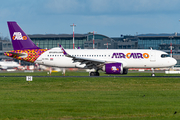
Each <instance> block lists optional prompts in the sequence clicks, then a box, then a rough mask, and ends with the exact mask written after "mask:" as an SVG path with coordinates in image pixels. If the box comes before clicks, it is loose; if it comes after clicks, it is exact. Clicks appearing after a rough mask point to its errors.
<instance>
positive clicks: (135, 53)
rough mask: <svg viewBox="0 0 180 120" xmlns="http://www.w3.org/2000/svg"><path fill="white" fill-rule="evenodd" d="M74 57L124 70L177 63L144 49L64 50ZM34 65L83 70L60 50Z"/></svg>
mask: <svg viewBox="0 0 180 120" xmlns="http://www.w3.org/2000/svg"><path fill="white" fill-rule="evenodd" d="M66 52H67V53H68V54H69V55H71V56H75V57H80V58H87V59H94V60H103V61H105V63H123V67H124V68H162V67H170V66H174V65H175V64H176V63H177V61H176V60H175V59H174V58H171V57H162V55H167V53H165V52H163V51H159V50H145V49H143V50H142V49H139V50H138V49H66ZM35 63H38V64H43V65H47V66H55V67H60V68H83V67H84V66H85V64H82V65H81V64H80V63H79V62H73V60H72V58H69V57H66V56H65V55H64V54H63V53H62V50H61V49H60V48H53V49H50V50H48V51H46V52H44V53H43V54H42V55H41V56H40V57H39V58H38V59H37V60H36V61H35Z"/></svg>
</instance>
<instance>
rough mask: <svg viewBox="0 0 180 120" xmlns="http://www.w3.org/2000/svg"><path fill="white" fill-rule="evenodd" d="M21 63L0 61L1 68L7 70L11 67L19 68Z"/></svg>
mask: <svg viewBox="0 0 180 120" xmlns="http://www.w3.org/2000/svg"><path fill="white" fill-rule="evenodd" d="M19 66H20V65H19V64H18V63H17V62H14V61H5V60H2V61H0V69H3V70H6V69H11V68H18V67H19Z"/></svg>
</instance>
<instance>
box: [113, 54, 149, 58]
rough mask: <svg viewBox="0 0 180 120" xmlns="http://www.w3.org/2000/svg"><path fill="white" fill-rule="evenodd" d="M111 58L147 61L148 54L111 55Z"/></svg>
mask: <svg viewBox="0 0 180 120" xmlns="http://www.w3.org/2000/svg"><path fill="white" fill-rule="evenodd" d="M111 58H128V59H129V58H134V59H140V58H141V59H144V58H145V59H148V58H149V54H148V53H127V54H124V53H113V55H112V57H111Z"/></svg>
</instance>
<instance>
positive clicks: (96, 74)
mask: <svg viewBox="0 0 180 120" xmlns="http://www.w3.org/2000/svg"><path fill="white" fill-rule="evenodd" d="M89 76H99V72H90V73H89Z"/></svg>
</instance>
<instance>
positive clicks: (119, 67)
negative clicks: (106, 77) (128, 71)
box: [102, 63, 123, 74]
mask: <svg viewBox="0 0 180 120" xmlns="http://www.w3.org/2000/svg"><path fill="white" fill-rule="evenodd" d="M102 70H103V71H105V72H106V74H123V64H122V63H106V64H105V65H104V66H103V68H102Z"/></svg>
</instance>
